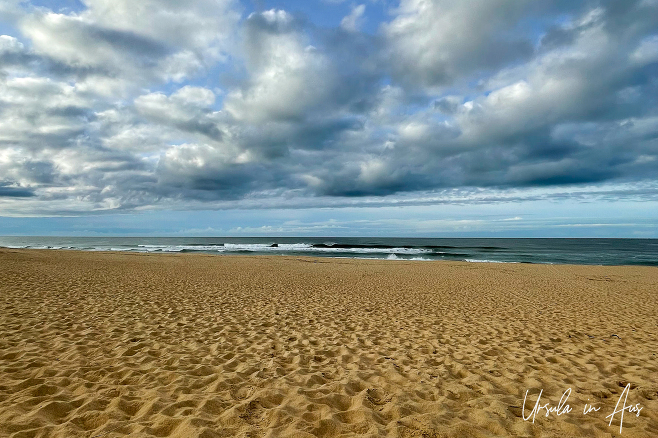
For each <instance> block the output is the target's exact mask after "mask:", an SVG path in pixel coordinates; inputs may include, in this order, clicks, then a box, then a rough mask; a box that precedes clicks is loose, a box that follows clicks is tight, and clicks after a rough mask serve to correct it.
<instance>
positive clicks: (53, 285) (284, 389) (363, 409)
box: [0, 249, 658, 438]
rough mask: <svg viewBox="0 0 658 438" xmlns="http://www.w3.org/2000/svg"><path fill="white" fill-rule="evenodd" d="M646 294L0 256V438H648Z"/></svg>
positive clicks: (538, 284)
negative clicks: (587, 408) (539, 408)
mask: <svg viewBox="0 0 658 438" xmlns="http://www.w3.org/2000/svg"><path fill="white" fill-rule="evenodd" d="M657 294H658V268H652V267H623V266H619V267H603V266H567V265H527V264H490V263H457V262H455V263H452V262H410V261H378V260H352V259H328V258H325V259H318V258H298V257H283V256H272V257H269V256H258V257H256V256H252V257H239V256H212V255H198V254H194V255H191V254H171V255H167V254H163V255H154V254H132V253H100V252H81V251H51V250H12V249H0V436H1V437H14V438H18V437H21V438H22V437H63V438H65V437H108V438H109V437H119V436H130V437H181V438H187V437H203V438H212V437H314V436H315V437H356V436H359V437H379V436H385V437H423V438H428V437H499V436H523V437H581V436H583V437H590V436H591V437H619V436H623V437H651V436H658V356H657V354H658V299H657ZM627 386H628V388H629V390H628V393H627V394H626V395H625V397H626V398H624V397H622V395H623V394H622V393H623V392H624V389H625V388H626V387H627ZM569 388H570V389H571V392H570V394H569V395H568V400H567V404H568V405H569V406H570V407H571V408H572V411H570V412H562V415H559V416H558V415H557V414H556V413H555V412H551V413H550V415H549V416H548V417H546V415H545V412H544V411H543V410H542V411H540V412H538V413H537V415H536V416H535V418H534V423H533V420H532V418H529V416H530V415H531V411H532V409H533V408H534V407H535V401H536V399H537V396H538V394H539V391H540V390H542V391H543V392H542V395H541V405H544V404H546V403H550V407H557V406H558V402H559V400H560V398H561V397H562V396H563V393H565V391H567V390H568V389H569ZM527 390H528V391H529V392H528V400H527V402H526V404H525V409H524V406H523V403H524V395H525V393H526V391H527ZM620 397H622V402H625V405H626V406H629V405H632V406H633V407H636V408H637V409H639V408H641V410H640V412H639V416H638V415H636V414H637V412H635V411H632V410H631V409H630V408H629V409H628V410H626V411H625V413H624V417H623V429H622V432H621V434H620V417H621V415H620V413H618V414H616V415H615V416H614V418H613V421H612V425H611V426H609V425H608V423H609V418H606V416H608V415H610V414H611V413H613V411H614V410H615V406H616V404H617V402H618V400H619V399H620ZM586 403H588V404H590V405H593V406H595V407H598V408H599V410H598V411H592V412H590V413H587V414H584V413H583V409H584V407H585V404H586ZM622 405H623V403H620V405H619V409H621V407H622ZM562 408H563V410H564V405H563V406H562ZM524 416H525V417H528V418H529V419H528V420H524V418H523V417H524Z"/></svg>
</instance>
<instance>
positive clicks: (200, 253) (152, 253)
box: [0, 246, 658, 269]
mask: <svg viewBox="0 0 658 438" xmlns="http://www.w3.org/2000/svg"><path fill="white" fill-rule="evenodd" d="M3 251H4V252H8V251H28V252H29V251H64V252H76V253H90V254H115V255H118V254H131V255H148V256H176V255H179V256H212V257H247V258H248V257H265V258H267V257H276V258H290V259H299V258H309V259H318V260H327V259H329V260H370V261H378V262H386V263H388V262H418V263H428V262H438V263H464V264H482V265H488V264H494V265H498V264H500V265H528V266H583V267H586V266H591V267H603V268H606V267H608V268H615V267H623V268H624V267H628V268H634V267H644V268H656V269H658V266H656V265H650V264H634V265H631V264H625V265H624V264H619V265H610V264H589V263H555V262H516V261H497V260H444V259H443V260H442V259H422V260H421V259H404V258H397V259H389V258H383V257H382V258H377V257H349V256H315V255H292V254H221V253H213V252H204V251H161V252H160V251H134V250H116V251H112V250H95V249H79V248H12V247H6V246H0V252H3Z"/></svg>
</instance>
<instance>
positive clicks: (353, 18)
mask: <svg viewBox="0 0 658 438" xmlns="http://www.w3.org/2000/svg"><path fill="white" fill-rule="evenodd" d="M365 11H366V5H357V6H354V7H353V8H352V12H351V13H350V15H347V16H345V18H343V19H342V20H341V22H340V27H342V28H343V29H345V30H346V31H348V32H356V31H358V30H359V29H360V28H361V22H362V21H363V13H364V12H365Z"/></svg>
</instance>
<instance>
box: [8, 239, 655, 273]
mask: <svg viewBox="0 0 658 438" xmlns="http://www.w3.org/2000/svg"><path fill="white" fill-rule="evenodd" d="M0 246H2V247H7V248H38V249H52V250H82V251H132V252H143V253H194V252H199V253H208V254H218V255H221V254H254V255H289V256H314V257H349V258H368V259H387V260H456V261H466V262H482V263H486V262H497V263H553V264H586V265H647V266H658V239H502V238H392V237H15V236H5V237H0Z"/></svg>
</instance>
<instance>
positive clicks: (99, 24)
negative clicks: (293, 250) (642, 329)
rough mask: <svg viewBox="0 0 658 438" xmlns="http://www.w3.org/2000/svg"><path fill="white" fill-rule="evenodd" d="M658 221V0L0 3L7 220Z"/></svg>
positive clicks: (180, 228)
mask: <svg viewBox="0 0 658 438" xmlns="http://www.w3.org/2000/svg"><path fill="white" fill-rule="evenodd" d="M3 234H4V235H90V236H92V235H93V236H96V235H195V236H196V235H209V236H210V235H236V236H239V235H245V236H246V235H253V236H264V235H268V236H277V235H316V236H332V235H345V236H354V235H359V236H414V237H420V236H427V237H440V236H449V237H455V236H469V237H476V236H477V237H487V236H491V237H653V238H657V237H658V0H599V1H596V0H592V1H565V0H552V1H550V0H547V1H541V2H536V1H529V0H468V1H448V0H399V1H393V0H360V1H354V2H351V1H341V0H317V1H308V0H306V1H302V0H289V1H283V0H279V1H275V0H242V1H239V0H188V1H185V2H180V1H177V0H139V1H136V0H59V1H46V0H38V1H37V0H33V1H29V0H0V235H3Z"/></svg>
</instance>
